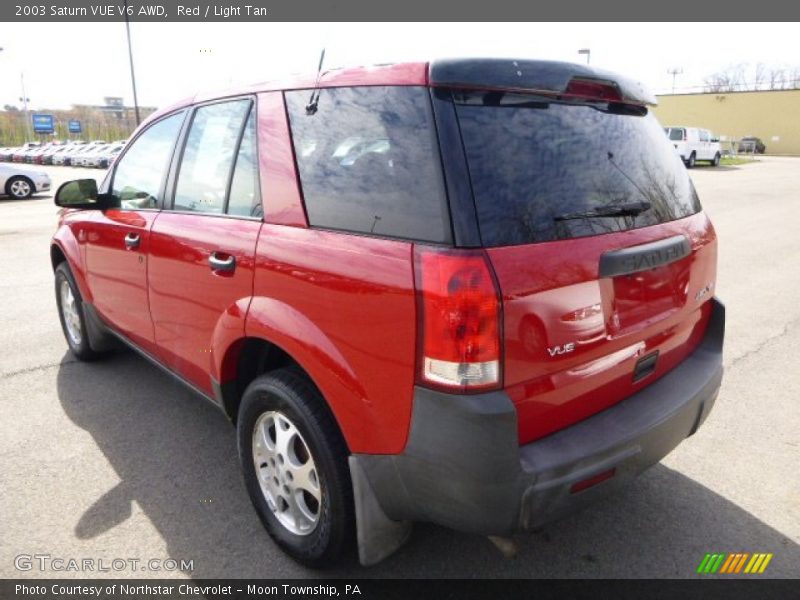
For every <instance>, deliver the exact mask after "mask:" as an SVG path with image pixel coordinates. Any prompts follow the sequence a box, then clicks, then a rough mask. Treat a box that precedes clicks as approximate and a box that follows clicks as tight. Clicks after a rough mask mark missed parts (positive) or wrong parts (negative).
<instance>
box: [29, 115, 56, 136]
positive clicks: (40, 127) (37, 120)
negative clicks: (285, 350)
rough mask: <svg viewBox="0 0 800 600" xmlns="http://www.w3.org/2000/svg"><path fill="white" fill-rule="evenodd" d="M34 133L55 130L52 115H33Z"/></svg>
mask: <svg viewBox="0 0 800 600" xmlns="http://www.w3.org/2000/svg"><path fill="white" fill-rule="evenodd" d="M32 118H33V131H34V133H53V132H54V131H55V126H54V119H53V115H33V117H32Z"/></svg>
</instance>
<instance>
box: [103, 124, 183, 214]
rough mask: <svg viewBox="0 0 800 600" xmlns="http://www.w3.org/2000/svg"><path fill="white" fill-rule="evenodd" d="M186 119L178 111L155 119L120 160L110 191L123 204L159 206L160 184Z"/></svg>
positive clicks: (140, 206) (124, 205) (145, 206)
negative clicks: (164, 117) (163, 117)
mask: <svg viewBox="0 0 800 600" xmlns="http://www.w3.org/2000/svg"><path fill="white" fill-rule="evenodd" d="M182 122H183V113H178V114H175V115H172V116H170V117H167V118H166V119H161V120H160V121H157V122H156V123H153V124H152V125H151V126H150V127H148V128H147V130H145V131H144V132H143V133H142V134H141V135H140V136H139V137H137V138H136V140H134V142H133V144H132V145H131V147H130V148H128V151H127V152H125V154H124V155H123V156H122V158H121V159H120V160H119V161H118V162H117V166H116V170H115V171H114V179H113V182H112V186H111V192H112V193H113V194H114V195H115V196H117V197H118V198H119V199H120V202H121V207H122V208H156V207H157V206H158V203H159V201H160V200H161V198H160V194H161V184H162V182H163V180H164V175H165V173H166V171H167V168H168V166H169V159H170V156H171V155H172V150H173V149H174V148H175V140H176V139H177V137H178V132H179V131H180V128H181V123H182Z"/></svg>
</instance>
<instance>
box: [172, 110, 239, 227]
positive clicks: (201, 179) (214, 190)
mask: <svg viewBox="0 0 800 600" xmlns="http://www.w3.org/2000/svg"><path fill="white" fill-rule="evenodd" d="M250 104H251V102H250V100H236V101H234V102H220V103H218V104H209V105H206V106H201V107H200V108H198V109H197V111H196V112H195V114H194V119H192V126H191V129H190V130H189V135H188V136H187V137H186V146H185V147H184V150H183V158H182V159H181V166H180V170H179V171H178V183H177V186H176V187H175V202H174V204H173V208H174V209H175V210H181V211H192V212H202V213H222V212H223V211H224V209H225V194H226V192H227V188H228V180H229V178H230V175H231V167H232V166H233V159H234V158H235V156H236V145H237V143H238V141H239V133H240V132H241V130H242V123H243V122H244V119H245V117H246V116H247V112H248V110H249V109H250Z"/></svg>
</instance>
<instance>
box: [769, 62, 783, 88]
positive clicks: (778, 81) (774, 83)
mask: <svg viewBox="0 0 800 600" xmlns="http://www.w3.org/2000/svg"><path fill="white" fill-rule="evenodd" d="M767 80H768V82H769V89H771V90H782V89H783V86H784V85H786V71H784V70H783V69H782V68H780V67H775V68H772V69H770V70H769V72H768V73H767Z"/></svg>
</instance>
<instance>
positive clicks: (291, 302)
mask: <svg viewBox="0 0 800 600" xmlns="http://www.w3.org/2000/svg"><path fill="white" fill-rule="evenodd" d="M411 251H412V245H411V244H410V243H408V242H402V241H394V240H381V239H375V238H369V237H362V236H356V235H347V234H340V233H334V232H326V231H318V230H313V229H300V228H295V227H282V226H277V225H264V228H263V229H262V232H261V237H260V238H259V243H258V250H257V253H256V278H255V290H254V299H253V302H252V305H251V307H250V312H249V314H248V317H247V335H248V336H253V337H263V338H264V339H268V340H272V341H273V342H274V343H276V344H277V345H278V346H280V347H281V348H283V349H284V350H285V351H286V352H288V353H289V354H291V355H292V356H294V357H295V358H296V359H297V361H298V362H299V363H300V364H301V365H302V366H303V368H305V369H306V370H307V371H308V373H309V374H310V375H311V377H312V379H313V380H314V382H315V383H316V384H317V386H318V387H319V388H320V390H321V391H322V393H323V395H324V396H325V398H326V400H327V401H328V403H329V404H330V406H331V407H332V409H333V412H334V414H335V416H336V418H337V420H338V422H339V425H340V426H341V428H342V431H343V433H344V436H345V438H346V440H347V442H348V445H349V446H350V450H351V451H353V452H369V453H375V454H388V453H397V452H400V451H401V450H402V449H403V447H404V446H405V441H406V436H407V434H408V424H409V420H410V415H411V400H412V396H413V386H414V356H415V344H416V306H415V294H414V274H413V266H412V254H411Z"/></svg>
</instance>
